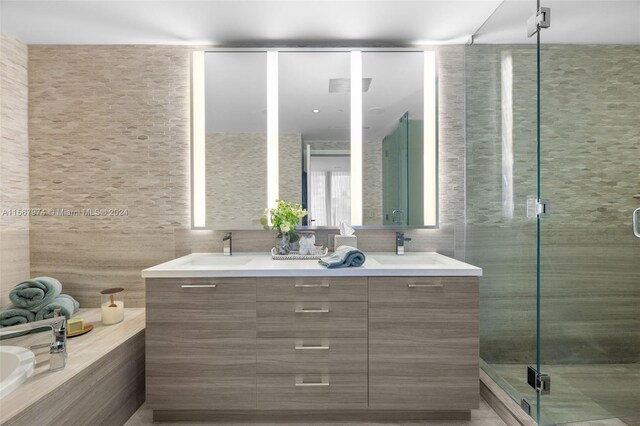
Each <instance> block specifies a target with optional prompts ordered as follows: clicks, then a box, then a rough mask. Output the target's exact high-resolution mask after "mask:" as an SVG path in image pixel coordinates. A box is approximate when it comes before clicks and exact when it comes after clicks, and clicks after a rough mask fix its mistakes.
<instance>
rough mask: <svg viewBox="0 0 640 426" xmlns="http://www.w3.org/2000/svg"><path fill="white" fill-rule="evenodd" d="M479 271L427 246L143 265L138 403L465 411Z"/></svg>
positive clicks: (167, 414) (398, 415) (334, 415)
mask: <svg viewBox="0 0 640 426" xmlns="http://www.w3.org/2000/svg"><path fill="white" fill-rule="evenodd" d="M385 256H386V257H385ZM389 257H391V260H394V262H393V263H391V264H389V263H385V262H389V261H390V259H389ZM400 261H402V262H400ZM480 274H481V270H480V269H479V268H476V267H473V266H471V265H467V264H464V263H462V262H460V261H456V260H454V259H450V258H446V257H444V256H442V255H438V254H435V253H410V254H407V255H406V256H404V257H400V256H395V255H389V254H388V253H386V254H384V255H379V254H376V253H369V256H368V259H367V261H366V262H365V265H364V266H363V267H360V268H343V269H334V270H329V269H326V268H323V267H321V266H320V265H318V263H317V262H316V261H275V260H272V259H271V258H270V257H269V256H267V255H249V254H241V255H236V256H232V257H228V256H223V255H221V254H217V255H211V254H194V255H189V256H186V257H184V258H181V259H176V260H174V261H171V262H167V263H165V264H162V265H158V266H156V267H153V268H149V269H146V270H144V271H143V276H145V277H146V278H147V283H146V301H147V329H146V336H147V400H146V401H147V406H148V407H149V408H151V409H153V410H154V419H156V420H165V421H169V420H172V421H175V420H177V419H182V420H184V419H198V420H201V421H202V420H205V419H207V418H209V419H210V418H216V419H218V420H220V419H226V418H232V417H233V418H235V419H236V420H240V419H242V420H245V421H247V420H251V419H254V420H255V419H257V418H260V419H261V420H265V419H271V420H273V421H276V422H277V421H282V420H284V419H288V420H289V421H297V422H299V421H300V420H301V419H304V420H305V421H314V420H315V421H317V420H325V421H327V420H334V421H335V420H340V419H341V420H343V421H344V420H345V419H349V420H360V421H362V420H369V421H371V420H373V419H376V420H383V419H384V420H389V419H393V420H394V421H399V420H415V419H429V418H449V419H462V418H469V412H470V410H472V409H475V408H477V407H478V403H479V386H478V350H479V347H478V276H479V275H480ZM184 322H188V323H189V324H190V326H189V327H187V328H185V327H183V326H181V325H180V324H182V323H184ZM176 343H177V344H176ZM185 347H189V348H190V350H189V352H188V353H187V352H185V351H184V348H185ZM227 416H229V417H227Z"/></svg>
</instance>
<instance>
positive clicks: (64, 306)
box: [36, 294, 80, 321]
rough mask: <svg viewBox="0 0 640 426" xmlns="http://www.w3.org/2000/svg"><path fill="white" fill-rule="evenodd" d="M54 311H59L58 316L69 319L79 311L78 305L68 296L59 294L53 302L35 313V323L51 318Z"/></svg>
mask: <svg viewBox="0 0 640 426" xmlns="http://www.w3.org/2000/svg"><path fill="white" fill-rule="evenodd" d="M56 309H60V315H64V316H65V317H67V319H71V317H72V316H73V314H75V313H76V312H78V309H80V303H78V301H77V300H76V299H74V298H73V297H71V296H69V295H68V294H61V295H60V296H58V297H56V298H55V300H54V301H53V302H51V303H49V304H48V305H46V306H45V307H44V308H42V309H40V310H39V311H38V313H36V321H40V320H43V319H47V318H53V316H54V312H55V310H56Z"/></svg>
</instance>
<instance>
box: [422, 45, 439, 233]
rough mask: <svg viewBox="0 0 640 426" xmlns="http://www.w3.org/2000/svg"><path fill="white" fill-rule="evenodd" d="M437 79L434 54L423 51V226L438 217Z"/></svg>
mask: <svg viewBox="0 0 640 426" xmlns="http://www.w3.org/2000/svg"><path fill="white" fill-rule="evenodd" d="M437 93H438V79H437V75H436V54H435V52H434V51H432V50H430V51H425V52H424V226H435V225H436V224H437V218H438V210H437V209H438V200H437V196H438V195H437V194H438V190H437V189H438V188H437V185H438V180H437V179H438V175H437V174H438V162H437V160H438V146H437V144H438V142H437V141H438V138H437V131H438V117H437V114H438V112H437V111H438V109H437V102H438V96H437Z"/></svg>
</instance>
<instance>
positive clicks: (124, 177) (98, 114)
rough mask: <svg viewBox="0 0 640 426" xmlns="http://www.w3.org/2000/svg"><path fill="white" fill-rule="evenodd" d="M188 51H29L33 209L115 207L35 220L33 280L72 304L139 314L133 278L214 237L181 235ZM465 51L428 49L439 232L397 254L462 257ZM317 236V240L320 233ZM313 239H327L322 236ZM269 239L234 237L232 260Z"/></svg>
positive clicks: (386, 246) (385, 236) (419, 235)
mask: <svg viewBox="0 0 640 426" xmlns="http://www.w3.org/2000/svg"><path fill="white" fill-rule="evenodd" d="M192 51H193V48H192V47H180V46H170V47H169V46H35V45H33V46H29V70H30V75H29V102H30V112H29V125H30V129H29V139H30V151H29V154H30V200H31V205H32V207H50V208H56V207H60V208H68V209H82V208H125V209H128V216H126V217H68V216H67V217H34V218H32V219H31V231H30V242H31V275H42V274H45V275H51V276H55V277H57V278H59V279H60V280H61V281H62V282H63V283H64V284H65V291H68V292H69V293H71V294H73V296H74V297H76V298H77V299H78V300H79V301H80V303H81V304H82V306H86V307H92V306H95V307H97V306H98V303H99V297H98V296H99V293H98V292H99V291H100V290H101V289H104V288H107V287H120V286H121V287H125V288H126V290H127V293H126V294H127V295H126V303H127V306H132V307H134V306H139V307H140V306H144V281H143V280H142V278H141V277H140V275H139V271H140V270H141V269H144V268H146V267H148V266H150V265H154V264H157V263H161V262H164V261H167V260H169V259H173V258H175V257H177V256H181V255H183V254H188V253H191V252H194V251H205V252H210V251H219V250H221V244H220V242H219V240H220V239H221V237H222V232H218V231H192V230H189V229H188V228H189V227H190V223H191V219H190V196H189V194H190V165H189V164H190V163H189V158H190V134H189V128H190V119H189V81H190V72H189V68H190V67H189V62H190V54H191V52H192ZM463 60H464V49H463V48H462V47H460V46H446V47H442V48H439V50H438V66H439V73H440V79H439V85H440V86H439V99H440V106H439V114H440V123H439V142H440V148H439V180H440V182H439V191H440V225H441V226H440V229H438V230H416V231H412V232H411V234H412V235H411V236H412V237H414V240H413V241H412V242H411V243H410V244H407V250H415V251H438V252H441V253H443V254H446V255H450V256H455V257H456V258H459V259H462V258H463V257H464V244H463V241H464V237H463V232H464V227H463V222H462V221H463V217H464V96H463V86H464V78H463V76H464V65H463V64H464V62H463ZM321 234H323V233H321ZM358 236H359V240H358V241H359V246H360V247H362V248H363V249H364V250H369V251H371V250H374V251H393V250H394V234H393V232H390V231H358ZM319 241H327V239H326V234H323V235H321V236H320V237H319ZM272 246H273V236H272V235H271V234H269V233H266V232H264V231H239V232H234V251H236V252H238V251H265V252H266V251H267V250H269V249H270V248H271V247H272Z"/></svg>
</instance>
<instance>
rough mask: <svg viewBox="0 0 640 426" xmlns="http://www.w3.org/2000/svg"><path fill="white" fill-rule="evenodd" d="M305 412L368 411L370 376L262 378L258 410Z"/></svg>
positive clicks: (274, 376)
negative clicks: (306, 410) (329, 410)
mask: <svg viewBox="0 0 640 426" xmlns="http://www.w3.org/2000/svg"><path fill="white" fill-rule="evenodd" d="M301 408H305V409H317V410H323V409H362V408H367V375H366V374H364V373H363V374H326V375H312V374H260V375H258V409H285V410H287V409H301Z"/></svg>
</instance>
